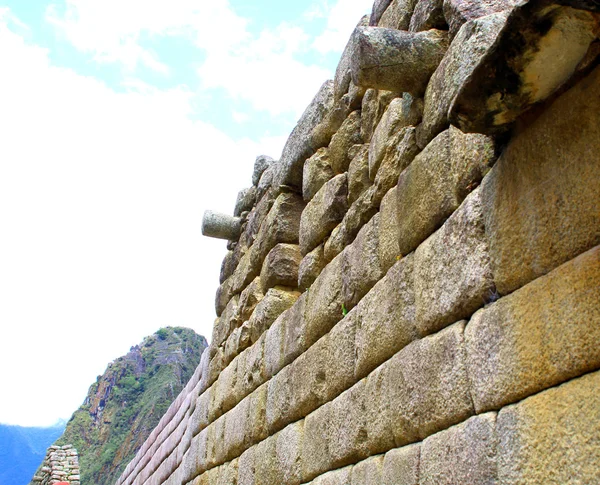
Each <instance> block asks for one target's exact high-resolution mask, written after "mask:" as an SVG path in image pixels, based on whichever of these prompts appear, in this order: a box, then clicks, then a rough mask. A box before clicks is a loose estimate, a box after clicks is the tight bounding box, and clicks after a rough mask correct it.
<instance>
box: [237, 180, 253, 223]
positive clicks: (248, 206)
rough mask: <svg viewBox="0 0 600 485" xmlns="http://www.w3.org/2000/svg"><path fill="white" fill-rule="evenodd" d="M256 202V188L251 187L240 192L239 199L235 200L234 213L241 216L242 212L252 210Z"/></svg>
mask: <svg viewBox="0 0 600 485" xmlns="http://www.w3.org/2000/svg"><path fill="white" fill-rule="evenodd" d="M255 203H256V188H255V187H250V188H248V189H243V190H240V191H239V192H238V196H237V200H236V201H235V209H234V210H233V215H234V216H235V217H240V216H241V215H242V212H250V211H251V210H252V207H254V204H255Z"/></svg>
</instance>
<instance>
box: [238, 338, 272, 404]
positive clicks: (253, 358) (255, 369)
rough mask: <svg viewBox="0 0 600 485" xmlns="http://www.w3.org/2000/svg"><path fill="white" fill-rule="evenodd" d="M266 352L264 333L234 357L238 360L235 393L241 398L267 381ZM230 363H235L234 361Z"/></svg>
mask: <svg viewBox="0 0 600 485" xmlns="http://www.w3.org/2000/svg"><path fill="white" fill-rule="evenodd" d="M264 353H265V335H264V334H263V335H262V336H261V337H260V338H259V339H258V341H257V342H256V343H255V344H254V345H251V346H250V347H248V348H247V349H246V350H244V351H243V352H242V353H241V354H240V355H238V356H237V357H236V358H235V359H234V362H235V361H236V360H237V368H238V375H237V378H236V381H235V390H234V394H235V395H236V396H239V399H241V398H242V397H244V396H247V395H248V394H250V393H251V392H252V391H254V389H256V388H257V387H258V386H260V385H261V384H262V383H263V382H265V381H266V379H267V377H266V372H265V359H264ZM230 365H233V362H232V363H231V364H230Z"/></svg>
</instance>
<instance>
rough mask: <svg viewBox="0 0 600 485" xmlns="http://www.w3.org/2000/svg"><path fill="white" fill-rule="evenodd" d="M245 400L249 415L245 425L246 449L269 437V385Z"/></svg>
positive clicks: (264, 385) (257, 390)
mask: <svg viewBox="0 0 600 485" xmlns="http://www.w3.org/2000/svg"><path fill="white" fill-rule="evenodd" d="M245 400H247V401H248V405H247V406H246V409H247V415H246V420H245V425H244V448H245V449H248V448H249V447H251V446H252V445H254V444H256V443H258V442H260V441H262V440H264V439H265V438H266V437H267V436H269V427H268V426H267V385H266V384H263V385H261V386H260V387H259V388H258V389H256V390H255V391H254V392H252V393H251V394H249V395H248V396H247V397H246V398H245Z"/></svg>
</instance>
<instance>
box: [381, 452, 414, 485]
mask: <svg viewBox="0 0 600 485" xmlns="http://www.w3.org/2000/svg"><path fill="white" fill-rule="evenodd" d="M420 456H421V444H416V445H408V446H404V447H403V448H397V449H395V450H391V451H388V452H387V453H386V454H385V457H384V459H383V470H382V473H381V475H382V477H381V478H382V479H381V485H418V484H419V461H420Z"/></svg>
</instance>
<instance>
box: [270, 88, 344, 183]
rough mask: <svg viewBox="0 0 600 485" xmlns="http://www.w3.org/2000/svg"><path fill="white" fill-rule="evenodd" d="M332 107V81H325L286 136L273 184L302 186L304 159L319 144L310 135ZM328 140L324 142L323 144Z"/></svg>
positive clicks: (317, 147)
mask: <svg viewBox="0 0 600 485" xmlns="http://www.w3.org/2000/svg"><path fill="white" fill-rule="evenodd" d="M332 107H333V81H327V82H325V83H324V84H323V86H321V89H320V90H319V92H318V93H317V95H316V96H315V98H314V99H313V101H312V102H311V104H310V105H309V106H308V108H306V110H305V111H304V113H303V114H302V116H301V117H300V120H299V121H298V124H297V125H296V127H295V128H294V130H293V131H292V134H291V135H290V137H289V138H288V140H287V142H286V144H285V146H284V148H283V153H282V155H281V160H280V167H279V171H278V173H277V175H276V177H275V185H277V186H281V185H291V186H294V187H302V167H303V165H304V161H305V160H306V159H307V158H308V157H310V156H311V155H312V154H313V153H314V152H315V151H316V150H317V149H319V148H321V146H324V145H321V146H317V145H318V144H316V143H315V141H316V140H315V139H314V137H313V136H311V135H312V132H313V130H314V129H315V128H316V127H317V126H318V125H319V123H321V122H322V121H323V120H324V119H325V117H326V116H327V114H328V113H329V112H330V111H331V109H332ZM327 143H328V141H327V142H326V143H325V145H326V144H327Z"/></svg>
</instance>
